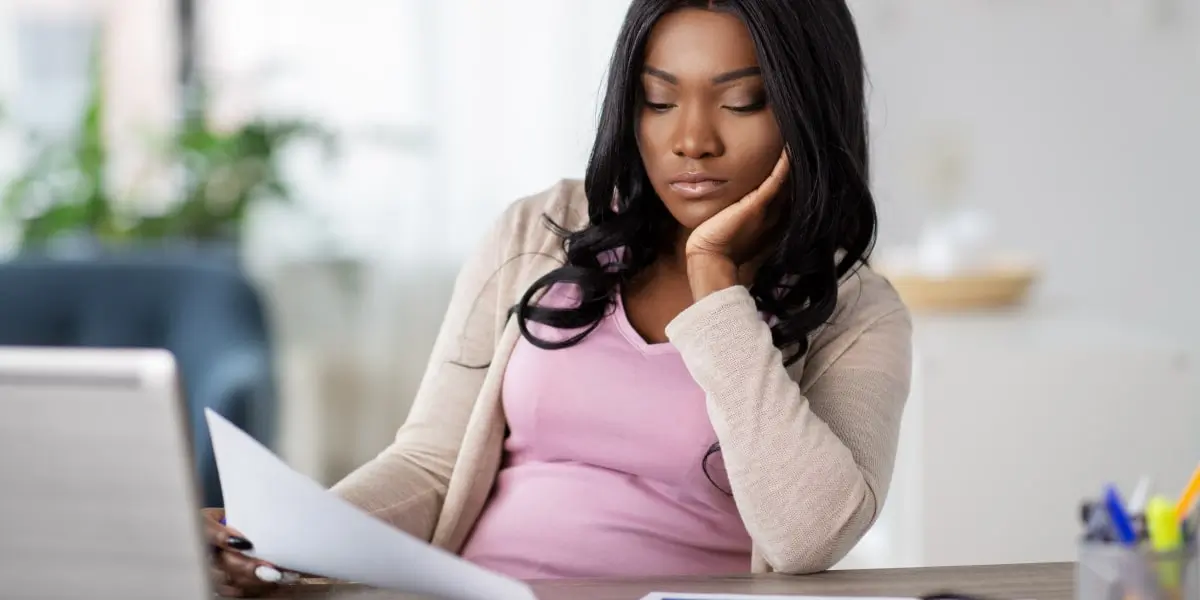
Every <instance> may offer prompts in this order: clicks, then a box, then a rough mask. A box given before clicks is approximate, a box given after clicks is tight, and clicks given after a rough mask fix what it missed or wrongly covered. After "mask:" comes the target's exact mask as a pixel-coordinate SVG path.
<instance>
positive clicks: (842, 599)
mask: <svg viewBox="0 0 1200 600" xmlns="http://www.w3.org/2000/svg"><path fill="white" fill-rule="evenodd" d="M642 600H913V598H892V597H875V596H863V597H852V596H836V597H833V596H779V595H768V594H689V593H686V592H678V593H676V592H654V593H651V594H646V595H645V596H642Z"/></svg>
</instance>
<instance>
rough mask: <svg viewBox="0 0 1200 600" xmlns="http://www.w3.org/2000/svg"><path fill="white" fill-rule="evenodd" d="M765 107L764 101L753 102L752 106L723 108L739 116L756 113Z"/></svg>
mask: <svg viewBox="0 0 1200 600" xmlns="http://www.w3.org/2000/svg"><path fill="white" fill-rule="evenodd" d="M766 107H767V102H766V101H765V100H763V101H759V102H755V103H753V104H746V105H744V106H726V107H725V108H726V109H728V110H731V111H733V112H735V113H738V114H741V115H748V114H752V113H756V112H758V111H760V110H762V109H764V108H766Z"/></svg>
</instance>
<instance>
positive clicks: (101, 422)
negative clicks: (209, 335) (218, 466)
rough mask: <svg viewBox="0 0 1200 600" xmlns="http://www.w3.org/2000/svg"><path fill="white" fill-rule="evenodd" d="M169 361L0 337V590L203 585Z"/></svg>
mask: <svg viewBox="0 0 1200 600" xmlns="http://www.w3.org/2000/svg"><path fill="white" fill-rule="evenodd" d="M179 390H180V387H179V384H178V375H177V370H176V366H175V361H174V359H173V357H172V356H171V354H169V353H167V352H165V351H161V350H100V349H77V348H53V349H51V348H19V347H0V596H3V597H6V598H38V599H59V598H64V599H65V598H88V599H93V600H98V599H109V598H111V599H114V600H115V599H121V600H132V599H134V598H178V599H181V600H192V599H197V600H199V599H201V598H210V597H211V596H212V592H211V589H210V587H209V583H208V578H207V564H206V563H207V556H206V553H207V549H206V547H205V544H204V541H203V537H202V534H201V524H200V518H199V506H198V502H199V500H198V497H199V495H198V486H197V483H196V480H195V475H194V470H193V466H192V459H191V456H190V454H191V444H190V442H189V439H188V434H187V431H188V429H187V423H186V416H185V415H186V413H185V409H184V406H183V400H182V397H181V393H180V391H179Z"/></svg>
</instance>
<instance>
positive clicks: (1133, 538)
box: [1104, 485, 1137, 546]
mask: <svg viewBox="0 0 1200 600" xmlns="http://www.w3.org/2000/svg"><path fill="white" fill-rule="evenodd" d="M1104 508H1105V509H1106V510H1107V511H1108V518H1109V520H1110V521H1111V522H1112V527H1113V532H1114V533H1116V534H1117V541H1119V542H1121V543H1123V544H1125V545H1126V546H1135V545H1137V534H1136V533H1134V531H1133V523H1132V521H1130V520H1129V513H1127V512H1125V503H1124V502H1122V501H1121V495H1120V494H1119V493H1117V488H1116V487H1115V486H1112V485H1109V486H1108V487H1107V489H1105V490H1104Z"/></svg>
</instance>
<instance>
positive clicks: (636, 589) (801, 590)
mask: <svg viewBox="0 0 1200 600" xmlns="http://www.w3.org/2000/svg"><path fill="white" fill-rule="evenodd" d="M1074 573H1075V571H1074V564H1073V563H1053V564H1024V565H992V566H980V567H932V568H922V569H873V570H862V571H830V572H827V573H821V574H819V575H808V576H804V577H789V576H785V575H775V574H771V575H740V576H734V577H716V578H714V577H700V578H693V577H670V578H653V579H612V580H609V579H594V580H563V581H542V582H535V583H533V588H534V592H535V593H536V594H537V597H538V599H539V600H638V599H639V598H641V597H642V596H644V595H646V594H648V593H650V592H693V593H700V592H708V593H734V594H799V595H813V596H903V597H914V596H921V595H924V594H932V593H935V592H952V593H958V594H971V595H977V596H983V597H985V598H994V599H996V600H1072V599H1073V589H1074ZM275 597H276V598H285V599H293V600H401V599H407V598H411V596H405V595H403V594H397V593H395V592H387V591H382V590H372V589H366V588H361V587H356V586H349V585H302V586H297V587H295V588H293V589H289V590H286V591H285V592H284V593H282V594H280V595H278V596H275Z"/></svg>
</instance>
